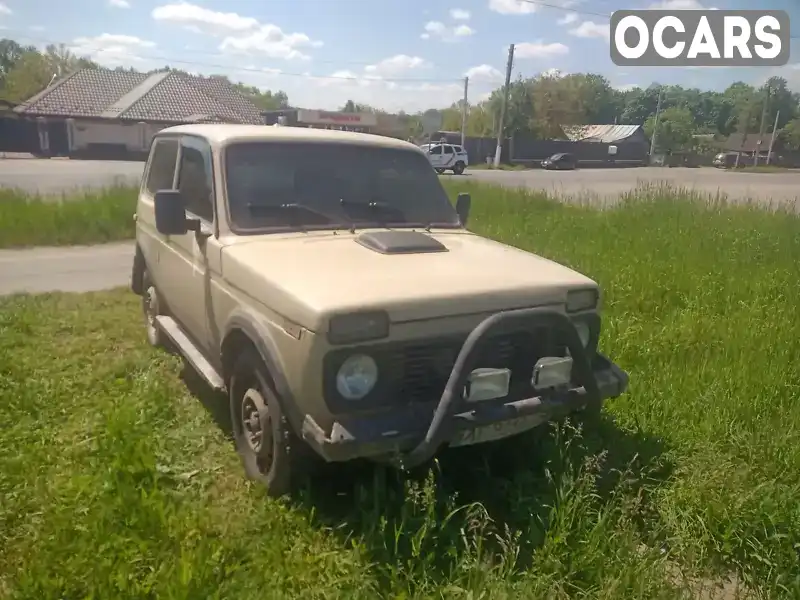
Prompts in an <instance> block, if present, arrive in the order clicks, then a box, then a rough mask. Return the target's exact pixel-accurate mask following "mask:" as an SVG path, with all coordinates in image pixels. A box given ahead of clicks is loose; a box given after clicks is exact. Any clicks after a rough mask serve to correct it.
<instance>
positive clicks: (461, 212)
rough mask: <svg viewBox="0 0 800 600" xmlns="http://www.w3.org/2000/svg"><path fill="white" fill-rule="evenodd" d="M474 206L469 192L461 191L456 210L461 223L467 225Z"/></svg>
mask: <svg viewBox="0 0 800 600" xmlns="http://www.w3.org/2000/svg"><path fill="white" fill-rule="evenodd" d="M471 206H472V197H471V196H470V195H469V194H465V193H461V194H459V195H458V199H457V200H456V212H457V213H458V218H459V220H460V221H461V225H463V226H464V227H466V226H467V219H469V209H470V207H471Z"/></svg>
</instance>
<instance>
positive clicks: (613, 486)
mask: <svg viewBox="0 0 800 600" xmlns="http://www.w3.org/2000/svg"><path fill="white" fill-rule="evenodd" d="M181 377H182V379H183V380H184V382H185V383H186V385H187V387H188V389H189V391H190V392H191V393H192V394H193V395H194V396H195V397H197V398H198V399H199V400H200V402H201V403H202V404H203V406H204V407H205V408H206V410H207V411H208V412H209V414H210V415H211V416H212V418H213V419H214V421H215V422H216V423H217V425H218V426H219V427H220V429H221V430H222V431H223V432H224V433H225V434H226V435H227V436H229V437H230V435H231V422H230V414H229V412H228V410H227V401H226V398H225V397H224V395H222V394H219V393H215V392H212V391H211V390H210V389H209V388H208V386H207V385H206V384H205V383H204V382H203V381H202V379H201V378H200V376H199V375H198V374H197V373H196V372H195V371H194V370H193V369H191V368H190V367H184V369H183V372H182V373H181ZM665 450H666V448H665V447H664V445H663V442H662V441H660V440H658V439H655V438H653V437H651V436H648V435H646V434H644V433H642V432H632V431H625V430H623V429H621V428H619V427H618V426H617V425H616V424H615V423H614V421H613V419H612V418H611V417H610V416H608V415H607V414H605V413H604V414H603V415H601V416H599V417H595V418H592V419H590V420H586V421H585V422H582V423H581V422H577V421H571V420H564V421H561V422H556V423H551V424H547V425H542V426H540V427H539V428H537V429H535V430H533V431H531V432H528V433H527V434H523V435H520V436H516V437H514V438H509V439H506V440H502V441H499V442H494V443H492V444H483V445H476V446H468V447H464V448H459V449H445V450H443V451H441V452H440V453H439V455H438V457H437V458H436V459H435V460H434V461H432V462H431V463H430V464H429V465H426V466H424V467H420V468H418V469H415V470H413V471H411V472H409V473H401V472H399V471H396V470H395V469H393V468H389V467H384V466H379V465H375V464H374V463H372V462H369V461H365V460H362V461H352V462H349V463H341V464H336V463H334V464H322V465H320V466H319V468H317V469H315V471H314V473H313V477H312V478H311V480H310V481H309V482H308V483H307V485H306V486H305V487H304V488H303V489H302V490H301V491H299V492H298V493H297V494H295V495H294V496H293V497H292V498H290V499H288V504H289V505H290V506H293V507H294V508H295V509H297V510H299V511H300V512H302V513H304V514H305V515H306V516H307V519H308V521H309V522H310V523H312V524H314V525H316V526H317V527H321V528H324V529H326V530H330V531H332V532H334V533H335V535H337V536H338V537H339V538H340V539H341V542H342V545H343V547H351V546H352V545H353V543H357V544H358V545H359V546H360V547H361V548H362V549H363V550H364V551H365V552H366V554H367V555H368V557H369V562H370V563H371V564H372V565H373V566H374V569H375V570H376V572H377V574H378V578H379V580H383V582H384V586H385V589H386V590H389V589H396V585H397V581H398V578H402V579H403V580H405V581H407V582H410V581H412V580H416V581H420V580H426V581H428V582H438V583H440V584H445V583H447V582H448V581H451V580H452V578H453V572H454V570H455V569H463V568H464V567H463V565H464V563H465V562H471V561H470V560H467V561H465V557H467V558H469V559H475V558H476V553H477V554H481V555H482V560H477V562H474V566H473V568H476V569H479V568H480V569H483V568H485V565H484V566H481V563H482V562H485V561H486V560H487V557H488V556H489V555H491V556H493V557H495V558H494V559H492V561H490V562H494V563H497V557H501V559H500V562H501V563H503V562H504V561H505V564H501V565H500V567H499V568H500V570H504V571H505V574H500V575H499V576H501V577H508V576H509V575H510V574H511V573H513V572H519V571H524V570H526V569H528V568H529V567H530V566H531V564H532V562H533V560H534V553H535V552H536V551H537V550H538V549H540V548H541V547H542V546H543V545H544V544H545V543H547V540H548V537H550V538H552V537H553V536H556V537H560V536H564V535H566V536H567V537H569V536H574V537H575V538H576V539H579V538H580V537H581V535H594V534H596V533H597V528H598V522H601V521H602V522H604V523H601V525H600V526H606V527H608V531H607V533H608V536H610V537H611V536H614V535H615V534H616V533H617V532H615V531H614V529H613V528H614V518H615V517H614V516H613V515H612V517H611V518H609V517H608V515H609V514H611V513H615V514H618V515H619V516H620V517H624V519H626V520H628V519H630V520H632V521H633V522H634V524H635V525H636V526H638V529H640V530H641V531H647V529H648V522H650V521H652V519H653V514H652V513H651V509H650V508H649V503H648V494H649V493H650V492H651V491H652V490H653V489H654V488H656V487H657V486H658V485H659V484H660V483H663V482H664V481H666V480H667V479H668V478H669V477H670V475H671V473H672V465H671V464H670V463H668V462H667V461H666V459H665ZM632 503H633V504H635V507H634V508H633V509H631V504H632ZM623 505H624V506H623ZM621 511H624V512H625V514H624V515H622V514H621ZM603 515H606V516H603ZM606 521H607V522H606ZM555 530H558V531H555ZM601 537H602V534H601ZM571 543H577V542H574V541H573V542H571ZM562 550H563V548H562ZM562 558H563V557H562ZM400 573H402V575H399V574H400Z"/></svg>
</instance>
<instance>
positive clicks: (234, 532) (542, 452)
mask: <svg viewBox="0 0 800 600" xmlns="http://www.w3.org/2000/svg"><path fill="white" fill-rule="evenodd" d="M447 186H448V191H450V192H452V193H455V192H456V191H458V190H465V189H466V190H467V191H471V192H472V195H473V213H472V217H471V219H472V222H471V227H472V228H473V229H474V230H476V231H479V232H481V233H483V234H486V235H489V236H491V237H494V238H497V239H500V240H502V241H505V242H508V243H511V244H514V245H516V246H519V247H521V248H524V249H526V250H532V251H535V252H539V253H541V254H544V255H546V256H548V257H551V258H555V259H557V260H559V261H561V262H564V263H566V264H568V265H570V266H573V267H575V268H577V269H579V270H581V271H582V272H584V273H587V274H588V275H590V276H592V277H593V278H595V279H596V280H597V281H598V282H599V283H600V284H601V285H602V287H603V289H604V290H605V295H604V300H603V302H604V314H605V318H604V333H603V339H602V342H601V346H602V349H603V351H604V352H606V353H608V354H609V355H610V356H612V357H613V358H614V359H615V360H616V361H617V362H618V363H619V364H620V365H621V366H622V367H623V368H625V369H626V370H628V371H629V372H630V374H631V387H630V390H629V392H628V393H627V394H626V395H624V396H623V397H621V398H619V399H617V400H614V401H611V402H609V403H608V404H607V407H606V409H605V410H604V414H603V417H602V418H601V419H600V421H599V422H597V423H592V424H591V425H589V426H587V427H585V428H584V429H583V431H581V430H580V429H577V428H576V427H575V426H574V425H573V424H570V423H563V424H561V425H558V426H548V427H544V428H542V429H540V430H538V431H535V432H533V433H531V434H527V435H524V436H522V437H521V438H519V439H516V440H511V441H508V442H506V443H503V444H499V445H497V446H495V447H484V448H480V447H474V448H471V449H464V450H462V451H460V452H448V453H445V454H443V455H442V456H441V457H440V460H439V461H438V463H437V465H435V468H433V469H431V470H430V471H429V472H427V473H422V474H415V476H414V477H400V476H398V475H397V474H395V473H393V472H391V471H390V472H385V471H383V470H380V469H375V468H372V467H370V466H368V465H360V464H358V465H344V466H335V467H330V468H329V469H328V470H326V471H325V473H326V477H323V478H320V479H319V480H317V481H315V482H314V484H313V485H312V486H311V487H310V488H308V489H306V490H305V491H304V492H302V493H301V494H298V495H297V496H296V497H294V498H291V499H287V500H282V501H275V500H270V499H267V498H266V497H265V495H264V494H263V492H262V491H261V490H260V489H259V488H258V487H255V486H252V485H250V484H248V483H247V482H246V481H245V480H244V478H243V476H242V470H241V468H240V467H239V464H238V461H237V458H236V456H235V453H234V451H233V447H232V444H231V442H230V441H229V440H228V437H227V434H226V431H227V429H228V424H227V420H226V418H225V416H224V414H225V411H224V406H223V403H224V400H221V399H220V398H218V397H215V396H213V395H211V394H210V393H209V392H207V391H206V390H205V389H204V388H203V387H202V385H200V384H199V383H198V382H197V381H196V377H193V376H192V375H191V373H190V372H186V371H185V370H184V369H183V368H182V366H181V364H180V361H179V360H178V359H176V358H175V357H173V356H170V355H167V354H165V353H163V352H159V351H155V350H152V349H151V348H149V347H148V346H147V345H146V343H145V338H144V328H143V325H142V322H141V319H140V316H139V312H138V305H137V302H136V299H135V298H133V297H132V296H131V294H130V293H128V292H127V291H126V290H118V291H110V292H104V293H95V294H86V295H69V294H64V295H47V296H35V297H25V296H17V297H9V298H5V299H0V397H1V398H2V399H3V400H2V403H0V598H2V597H9V598H31V599H33V598H37V599H38V598H95V599H103V600H106V599H112V598H158V599H162V598H165V599H172V598H176V599H177V598H181V599H187V600H188V599H192V600H194V599H198V598H236V599H237V600H238V599H250V598H253V599H255V598H286V599H289V598H303V599H306V598H308V599H312V598H313V599H316V598H347V599H350V598H352V599H362V598H363V599H365V600H367V599H369V600H374V599H375V598H397V599H400V598H402V599H411V598H414V599H422V598H454V599H455V598H463V599H467V598H470V599H477V598H492V599H495V598H498V599H499V598H553V599H561V598H564V599H566V598H603V599H609V600H611V599H615V600H616V599H626V598H640V599H642V600H651V599H658V598H690V597H691V598H695V597H715V598H725V600H728V599H729V598H745V597H763V598H790V597H798V596H799V595H800V559H799V557H798V553H799V552H800V502H798V498H800V402H798V399H799V398H800V343H798V339H800V319H798V318H797V314H798V310H799V309H800V301H798V295H797V281H798V280H800V236H798V233H797V232H798V230H800V229H799V226H800V222H798V219H797V218H796V217H793V216H789V215H786V214H782V213H768V212H766V211H761V210H758V209H755V208H749V207H727V206H724V205H722V204H716V205H702V204H699V203H695V202H691V201H689V200H686V199H682V198H678V197H675V196H674V194H673V195H670V192H668V191H666V190H664V189H652V190H651V191H649V192H647V191H642V192H641V193H640V194H639V197H638V198H637V199H634V198H629V199H628V200H627V201H626V202H623V204H622V205H620V206H617V207H615V208H610V209H606V210H603V211H600V210H596V209H593V208H591V207H587V206H580V205H574V204H572V205H564V204H558V203H554V202H552V201H550V200H548V199H546V198H543V197H539V196H535V195H525V194H524V193H522V192H518V191H511V190H501V189H497V188H489V187H482V186H477V185H468V184H465V183H463V182H456V183H455V184H453V183H452V182H451V183H448V184H447ZM76 210H77V209H76ZM712 586H720V587H722V586H725V588H724V590H723V591H722V592H719V593H718V594H717V595H716V596H702V595H701V588H702V589H704V590H708V589H710V588H711V587H712Z"/></svg>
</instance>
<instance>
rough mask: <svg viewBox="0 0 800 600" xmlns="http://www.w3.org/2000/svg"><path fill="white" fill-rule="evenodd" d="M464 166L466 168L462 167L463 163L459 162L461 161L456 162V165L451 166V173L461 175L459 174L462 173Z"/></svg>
mask: <svg viewBox="0 0 800 600" xmlns="http://www.w3.org/2000/svg"><path fill="white" fill-rule="evenodd" d="M465 166H466V165H464V163H463V162H461V161H458V162H457V163H456V164H455V165H454V166H453V173H455V174H456V175H461V174H462V173H463V172H464V168H465Z"/></svg>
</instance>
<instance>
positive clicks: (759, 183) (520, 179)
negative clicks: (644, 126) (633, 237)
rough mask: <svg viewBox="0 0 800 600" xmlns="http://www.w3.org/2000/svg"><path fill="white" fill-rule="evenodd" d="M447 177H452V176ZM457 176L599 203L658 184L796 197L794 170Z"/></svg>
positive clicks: (799, 182)
mask: <svg viewBox="0 0 800 600" xmlns="http://www.w3.org/2000/svg"><path fill="white" fill-rule="evenodd" d="M447 177H449V178H451V179H457V177H456V176H454V175H449V176H447ZM461 177H470V178H471V179H477V180H479V181H486V182H492V183H495V184H498V185H504V186H508V187H526V188H529V189H538V190H545V191H548V192H552V193H555V194H558V195H567V196H575V197H579V198H580V197H584V198H597V199H601V200H605V201H608V200H613V199H616V198H619V197H620V196H621V195H622V194H624V193H626V192H629V191H631V190H633V189H635V188H636V187H637V186H638V185H642V184H644V185H647V184H651V185H652V184H656V185H657V184H659V183H662V182H666V183H669V184H670V185H672V186H675V187H681V188H686V189H690V190H694V191H696V192H700V193H704V194H710V195H716V194H718V193H721V194H725V195H727V196H728V198H729V199H731V200H737V201H744V200H748V199H751V200H755V201H759V202H762V203H769V202H780V203H792V204H794V203H796V202H797V201H798V200H800V171H797V172H795V171H787V172H786V173H741V172H739V173H736V172H732V171H724V170H721V169H714V168H698V169H688V168H674V169H669V168H663V167H637V168H627V169H578V170H575V171H544V170H540V169H536V170H530V171H472V172H469V171H467V173H466V174H465V175H462V176H461Z"/></svg>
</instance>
